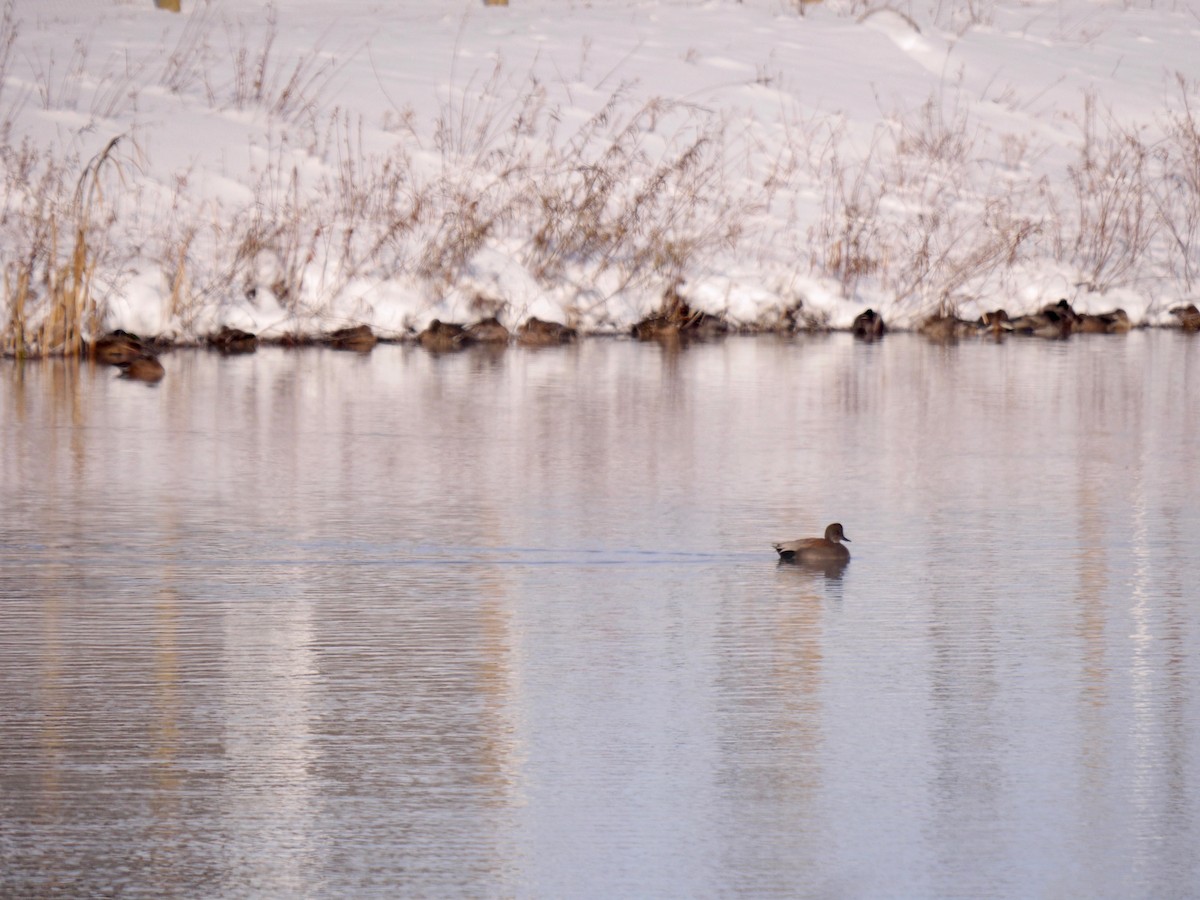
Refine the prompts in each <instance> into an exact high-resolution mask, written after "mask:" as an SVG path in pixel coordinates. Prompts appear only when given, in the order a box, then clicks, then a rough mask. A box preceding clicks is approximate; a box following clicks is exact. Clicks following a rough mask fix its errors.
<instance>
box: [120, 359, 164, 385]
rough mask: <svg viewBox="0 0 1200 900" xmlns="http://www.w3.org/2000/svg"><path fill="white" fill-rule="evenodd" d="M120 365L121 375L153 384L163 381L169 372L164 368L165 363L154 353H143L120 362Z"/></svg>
mask: <svg viewBox="0 0 1200 900" xmlns="http://www.w3.org/2000/svg"><path fill="white" fill-rule="evenodd" d="M118 365H119V366H120V368H121V377H122V378H129V379H132V380H133V381H145V382H147V383H150V384H153V383H155V382H158V381H162V379H163V376H164V375H166V374H167V370H166V369H164V368H163V364H162V363H160V362H159V361H158V357H157V356H155V355H154V354H153V353H142V354H141V355H140V356H135V357H134V358H133V359H130V360H126V361H125V362H122V363H118Z"/></svg>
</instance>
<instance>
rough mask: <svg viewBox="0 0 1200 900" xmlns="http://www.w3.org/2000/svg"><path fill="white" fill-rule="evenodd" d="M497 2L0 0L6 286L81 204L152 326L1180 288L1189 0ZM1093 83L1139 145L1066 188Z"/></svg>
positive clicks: (1148, 294) (110, 272)
mask: <svg viewBox="0 0 1200 900" xmlns="http://www.w3.org/2000/svg"><path fill="white" fill-rule="evenodd" d="M510 4H511V5H509V6H507V7H485V6H483V5H482V4H480V3H479V2H478V0H476V2H470V3H457V4H428V3H421V2H415V0H389V2H387V3H382V2H379V0H338V2H336V3H331V2H328V0H321V2H318V0H277V2H275V3H273V4H271V3H265V2H261V0H242V2H233V0H211V2H208V3H205V2H194V0H184V2H183V6H184V9H183V13H182V14H173V13H168V12H165V11H161V10H157V9H155V8H154V6H153V4H152V2H151V0H88V2H84V0H9V2H8V3H7V5H6V6H5V7H4V10H5V20H6V23H7V27H6V29H5V31H4V32H3V33H0V38H3V37H4V35H5V34H8V35H9V36H10V37H11V41H9V42H8V45H7V46H8V50H7V52H0V78H2V87H0V127H2V128H3V136H4V138H5V141H4V145H5V151H4V154H3V160H2V165H3V172H4V177H5V184H6V197H5V201H4V204H5V205H4V207H3V213H2V221H0V250H2V251H3V256H2V257H0V258H2V259H3V260H4V262H5V274H6V288H5V291H6V294H5V302H6V307H8V309H7V310H6V311H7V312H8V314H9V315H7V316H6V318H11V314H12V309H11V308H12V306H13V302H14V301H13V290H14V289H13V285H15V284H16V283H17V278H18V276H19V274H20V266H21V260H32V262H30V263H27V265H29V266H30V267H31V268H32V270H33V272H32V278H33V282H34V283H35V284H45V283H48V282H47V277H48V276H47V273H48V272H51V271H52V270H54V269H55V268H56V267H62V266H63V265H65V263H66V262H67V261H68V260H69V258H70V254H71V252H72V240H73V238H72V237H71V236H72V235H74V234H75V233H76V229H77V228H78V227H80V226H81V225H82V227H83V228H84V230H85V233H86V234H87V238H88V251H89V263H90V264H91V265H92V266H93V267H94V269H93V276H92V279H91V282H90V287H91V291H92V296H93V298H94V299H95V300H96V302H97V303H98V310H99V313H100V317H99V319H98V320H97V321H96V322H95V323H94V325H95V328H96V329H97V330H106V329H110V328H118V327H119V328H124V329H126V330H129V331H133V332H136V333H141V334H150V335H166V336H170V337H174V338H177V339H183V340H194V339H198V338H200V337H203V335H205V334H207V333H209V332H212V331H216V330H217V329H218V328H219V327H220V326H222V325H232V326H234V327H238V328H244V329H247V330H252V331H256V332H259V333H261V334H263V335H264V336H270V335H279V334H284V333H288V332H296V331H300V332H315V331H322V330H328V329H331V328H336V327H341V326H344V325H348V324H357V323H365V324H368V325H371V326H372V327H373V328H374V329H375V330H376V331H377V332H379V333H380V334H381V335H384V336H396V337H399V336H404V335H409V334H412V333H414V332H416V331H419V330H420V329H422V328H424V327H425V326H426V325H427V324H428V323H429V322H430V321H432V320H433V319H435V318H439V319H442V320H448V321H464V322H465V321H472V320H476V319H479V318H482V317H484V316H487V315H497V316H499V317H500V319H501V320H502V321H504V322H505V324H507V325H509V326H510V327H515V326H516V325H518V324H520V322H522V321H524V320H525V319H527V318H529V317H531V316H536V317H538V318H542V319H548V320H554V321H560V322H564V323H569V324H572V325H575V326H577V327H580V328H583V329H585V330H591V331H601V332H604V331H610V332H611V331H623V330H627V329H628V328H629V327H630V326H631V325H632V324H633V323H634V322H636V321H637V320H638V319H639V318H641V317H643V316H645V315H647V314H649V313H651V312H652V311H654V310H655V309H656V308H657V307H658V306H659V305H660V304H661V303H662V298H663V296H664V294H665V293H666V292H667V291H669V290H671V289H672V288H675V289H676V290H677V291H678V293H679V294H680V295H681V296H682V297H684V298H685V299H686V300H687V302H688V303H689V305H691V306H692V307H693V308H694V309H698V310H702V311H704V312H708V313H711V314H714V315H720V316H723V317H725V318H726V319H727V320H729V321H730V322H731V323H732V324H734V325H738V326H744V327H772V326H775V325H778V324H779V323H780V322H781V321H783V320H784V318H785V316H787V315H788V314H789V312H795V311H796V310H800V311H801V312H802V313H803V314H804V315H807V316H809V317H810V321H813V322H820V323H824V324H827V325H829V326H831V327H838V328H844V327H848V326H849V325H850V323H851V322H852V320H853V319H854V317H855V316H856V315H857V314H858V313H860V312H861V311H862V310H864V309H866V308H867V307H868V306H869V307H873V308H875V309H876V310H878V311H880V312H881V313H882V314H883V316H884V317H885V319H887V320H888V322H889V324H891V325H893V326H894V327H895V326H899V327H906V326H908V327H911V326H913V325H915V324H916V323H917V322H919V321H920V320H921V319H922V318H923V317H924V316H926V315H928V314H929V313H930V312H931V311H933V310H934V309H937V308H939V307H943V306H946V305H947V304H948V305H951V306H953V307H954V308H955V309H956V310H957V311H958V312H959V314H960V315H963V316H966V317H970V316H975V315H978V314H979V313H981V312H983V311H984V310H987V309H992V308H996V307H1004V308H1006V309H1008V310H1009V311H1010V313H1014V314H1015V313H1021V312H1028V311H1031V310H1033V309H1036V308H1038V307H1039V306H1041V305H1043V304H1046V303H1050V302H1053V301H1055V300H1057V299H1058V298H1059V297H1067V298H1069V299H1070V300H1071V302H1072V303H1073V304H1074V305H1075V306H1076V308H1077V309H1079V310H1081V311H1087V312H1101V311H1104V310H1107V309H1111V308H1113V307H1116V306H1122V307H1124V308H1125V309H1126V310H1127V311H1128V312H1129V313H1130V315H1131V317H1132V318H1133V320H1134V321H1135V322H1137V323H1148V324H1163V323H1166V322H1168V321H1170V319H1171V317H1170V315H1169V309H1170V308H1171V307H1172V306H1175V305H1178V304H1180V303H1186V302H1194V301H1195V297H1196V290H1195V285H1194V284H1193V281H1194V279H1195V277H1196V272H1197V270H1200V249H1198V248H1197V247H1196V246H1195V243H1196V242H1198V241H1200V228H1196V229H1195V230H1194V231H1189V230H1188V228H1189V225H1188V223H1190V222H1191V220H1192V217H1197V216H1200V213H1198V212H1197V210H1198V209H1200V196H1197V195H1196V190H1197V189H1196V188H1191V189H1188V188H1187V187H1186V184H1185V182H1186V181H1187V170H1186V164H1185V163H1186V160H1185V159H1184V157H1183V156H1182V155H1177V156H1174V157H1172V156H1169V155H1168V156H1164V155H1163V154H1164V153H1167V152H1168V151H1169V150H1171V148H1173V147H1177V144H1172V143H1171V141H1170V140H1169V139H1168V138H1169V135H1168V127H1169V125H1170V122H1171V121H1172V117H1174V119H1175V121H1176V122H1178V121H1180V120H1179V117H1180V116H1181V115H1182V112H1183V110H1184V108H1185V107H1184V104H1185V102H1186V103H1191V104H1196V101H1197V96H1196V94H1197V84H1198V83H1200V53H1197V52H1196V49H1197V47H1200V11H1198V10H1197V8H1196V7H1195V5H1194V4H1191V3H1187V2H1182V0H1147V2H1141V3H1135V2H1106V0H1056V2H1049V0H996V2H993V3H987V2H981V3H974V4H969V5H968V4H944V3H938V2H920V0H909V2H893V3H887V4H884V3H869V2H865V0H826V2H824V3H810V4H805V7H804V11H805V14H804V15H800V13H799V12H798V10H797V6H796V5H795V4H793V3H791V2H785V0H744V2H735V0H659V2H649V0H592V2H575V0H510ZM959 7H961V8H959ZM1088 97H1091V98H1092V99H1091V101H1090V105H1089V102H1088V101H1087V98H1088ZM1089 113H1090V115H1091V117H1092V119H1091V121H1092V123H1093V128H1092V132H1091V133H1092V136H1093V144H1092V150H1093V151H1094V155H1093V159H1097V158H1099V153H1100V151H1101V150H1104V151H1105V152H1109V153H1113V154H1116V152H1117V150H1118V149H1119V148H1121V147H1129V146H1136V147H1138V148H1140V150H1141V151H1144V157H1143V163H1142V168H1140V169H1138V168H1137V167H1136V166H1135V165H1134V164H1133V163H1131V162H1129V159H1130V158H1129V157H1120V159H1122V160H1124V162H1123V163H1121V164H1120V165H1118V166H1117V167H1116V168H1115V169H1112V170H1108V171H1106V172H1103V173H1100V174H1098V175H1094V178H1093V181H1091V182H1087V183H1086V185H1085V187H1084V188H1082V189H1079V190H1077V189H1076V187H1075V182H1073V181H1072V174H1071V173H1072V172H1075V173H1076V174H1077V175H1078V173H1080V172H1084V171H1085V169H1084V168H1083V162H1084V157H1083V156H1082V148H1083V146H1084V141H1085V133H1086V132H1085V128H1084V124H1085V119H1086V118H1087V116H1088V115H1089ZM1110 135H1117V136H1118V137H1120V138H1122V139H1121V140H1113V141H1109V142H1108V143H1105V141H1106V140H1107V138H1108V137H1109V136H1110ZM116 136H120V137H121V140H120V142H119V143H118V144H117V146H116V148H114V150H113V152H112V154H110V156H109V157H108V158H105V159H99V158H98V154H101V153H102V151H103V150H104V148H105V147H106V145H107V144H108V143H109V141H110V140H111V139H112V138H113V137H116ZM1129 136H1133V137H1135V138H1136V141H1135V142H1133V143H1130V142H1129V141H1128V140H1125V142H1124V143H1122V140H1124V139H1125V138H1128V137H1129ZM1179 152H1180V153H1182V151H1179ZM1181 165H1184V174H1183V175H1181V174H1180V166H1181ZM1192 165H1194V166H1195V165H1200V162H1196V161H1195V160H1193V161H1192ZM1122 166H1124V168H1122ZM1097 171H1098V170H1097ZM1190 177H1191V179H1192V183H1193V184H1194V185H1200V174H1197V175H1192V176H1190ZM1096 179H1099V180H1096ZM1122 179H1124V180H1122ZM1189 190H1190V191H1191V192H1190V193H1189ZM80 197H83V198H85V199H84V200H83V202H81V201H80ZM1130 198H1135V199H1136V198H1140V199H1141V201H1142V205H1141V206H1137V205H1136V204H1132V205H1131V204H1129V203H1128V202H1127V203H1126V206H1125V207H1121V208H1122V209H1123V210H1124V211H1123V212H1121V213H1119V214H1118V213H1114V212H1113V211H1112V209H1113V207H1112V206H1103V203H1106V202H1111V203H1116V204H1118V206H1119V201H1121V200H1125V201H1129V199H1130ZM587 203H592V204H593V206H592V207H588V206H586V205H585V204H587ZM1105 209H1107V210H1108V215H1109V216H1110V217H1111V218H1110V220H1109V222H1108V225H1107V226H1106V228H1107V229H1108V231H1106V232H1105V235H1106V236H1105V238H1104V240H1099V239H1098V238H1097V234H1099V233H1100V227H1099V225H1098V224H1097V221H1098V217H1099V216H1100V212H1101V211H1103V210H1105ZM1138 210H1140V212H1137V211H1138ZM1164 210H1173V212H1170V215H1173V216H1174V218H1173V219H1171V220H1170V221H1171V222H1172V223H1173V224H1174V227H1175V229H1176V230H1175V231H1174V232H1172V231H1171V230H1170V229H1168V228H1166V227H1164V225H1163V224H1162V221H1165V220H1162V216H1163V215H1166V214H1167V213H1165V212H1163V211H1164ZM1138 215H1140V216H1141V219H1140V222H1141V225H1140V226H1138V227H1134V225H1136V223H1135V222H1134V219H1135V218H1136V217H1137V216H1138ZM51 219H52V220H53V221H54V223H55V227H56V229H57V231H56V234H57V239H56V240H57V243H51V242H49V241H48V240H43V241H42V243H41V244H39V242H38V240H37V239H36V237H35V236H36V235H37V234H40V233H41V232H39V231H38V224H39V223H42V224H44V223H45V222H47V221H48V220H51ZM1118 222H1119V224H1120V225H1121V227H1116V225H1114V223H1118ZM1003 235H1010V236H1011V241H1012V246H1011V247H1010V248H1009V251H1008V252H1001V250H1003V248H1004V246H1005V245H1004V241H1006V240H1009V237H1003ZM989 242H990V243H989ZM31 247H33V248H34V249H35V250H38V248H39V247H40V250H38V252H33V251H32V250H31ZM985 247H991V248H992V249H993V250H994V251H995V252H994V253H993V254H992V255H990V256H989V255H988V254H985V253H983V252H982V249H983V248H985ZM997 248H1000V249H999V250H998V249H997ZM39 253H40V255H39ZM47 293H48V291H47V290H40V291H35V294H34V296H35V299H36V300H37V301H38V302H32V301H27V303H26V307H25V309H24V315H26V316H27V317H28V318H30V319H31V320H36V318H37V316H38V315H46V314H47V313H46V309H47V308H48V304H47V303H46V302H45V299H46V298H45V295H46V294H47ZM39 303H40V305H39Z"/></svg>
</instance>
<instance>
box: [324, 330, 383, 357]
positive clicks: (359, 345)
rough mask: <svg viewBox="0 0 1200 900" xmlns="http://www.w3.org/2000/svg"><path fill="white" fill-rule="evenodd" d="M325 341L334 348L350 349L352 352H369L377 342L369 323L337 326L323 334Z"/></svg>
mask: <svg viewBox="0 0 1200 900" xmlns="http://www.w3.org/2000/svg"><path fill="white" fill-rule="evenodd" d="M325 341H326V343H328V344H329V346H330V347H332V348H333V349H334V350H350V351H353V352H354V353H369V352H370V351H371V350H373V349H374V347H375V345H376V344H378V343H379V338H377V337H375V332H373V331H372V330H371V326H370V325H352V326H350V327H348V328H339V329H338V330H337V331H331V332H329V334H328V335H326V336H325Z"/></svg>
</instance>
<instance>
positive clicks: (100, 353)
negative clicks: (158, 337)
mask: <svg viewBox="0 0 1200 900" xmlns="http://www.w3.org/2000/svg"><path fill="white" fill-rule="evenodd" d="M88 350H89V355H90V356H91V357H92V359H94V360H96V362H98V363H104V364H106V365H110V366H120V365H124V364H125V363H128V362H131V361H133V360H135V359H137V358H138V357H139V356H141V355H143V354H144V353H146V352H148V351H147V350H146V345H145V344H144V343H143V342H142V339H141V338H139V337H138V336H137V335H136V334H130V333H129V332H128V331H121V330H120V329H119V328H118V329H117V330H116V331H110V332H109V333H108V334H105V335H101V336H100V337H98V338H96V340H95V341H93V342H92V345H91V347H89V348H88Z"/></svg>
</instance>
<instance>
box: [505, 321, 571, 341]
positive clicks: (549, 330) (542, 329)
mask: <svg viewBox="0 0 1200 900" xmlns="http://www.w3.org/2000/svg"><path fill="white" fill-rule="evenodd" d="M517 340H518V341H520V342H521V343H522V344H526V345H528V346H530V347H550V346H553V345H554V344H566V343H568V342H570V341H573V340H575V329H574V328H568V327H567V326H566V325H562V324H560V323H558V322H547V321H546V320H545V319H539V318H537V317H536V316H534V317H531V318H530V319H529V320H528V321H526V322H525V324H524V325H522V326H521V327H520V328H518V329H517Z"/></svg>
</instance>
